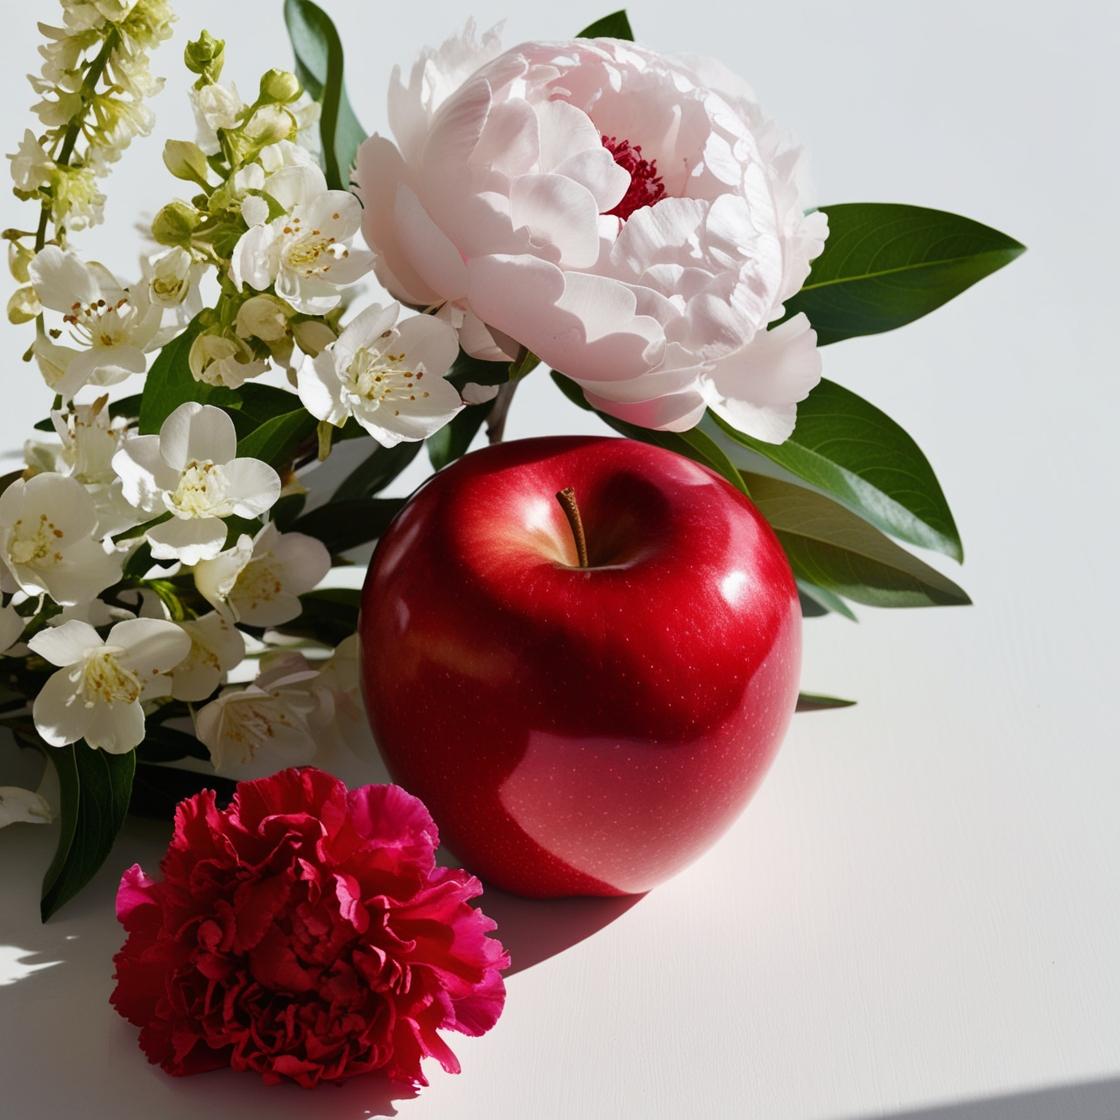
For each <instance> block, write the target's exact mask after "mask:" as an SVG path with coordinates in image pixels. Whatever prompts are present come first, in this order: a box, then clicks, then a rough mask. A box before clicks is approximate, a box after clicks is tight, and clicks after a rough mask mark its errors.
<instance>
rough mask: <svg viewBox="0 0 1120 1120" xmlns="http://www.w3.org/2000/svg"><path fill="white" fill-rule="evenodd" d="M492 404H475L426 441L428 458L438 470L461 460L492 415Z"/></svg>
mask: <svg viewBox="0 0 1120 1120" xmlns="http://www.w3.org/2000/svg"><path fill="white" fill-rule="evenodd" d="M492 403H493V402H491V403H490V404H474V405H469V406H468V407H467V408H464V409H463V411H462V412H460V413H459V414H458V415H456V416H455V418H454V419H453V420H452V421H451V423H450V424H445V425H444V426H443V427H442V428H440V430H439V431H438V432H436V433H435V434H434V435H430V436H428V438H427V439H426V440H425V441H424V442H425V443H426V444H427V445H428V458H429V459H430V460H431V462H432V466H433V467H434V468H435V469H436V470H437V471H439V470H443V468H444V467H446V466H447V464H448V463H453V462H455V460H456V459H461V458H462V457H463V456H464V455H465V454H466V453H467V449H468V448H469V447H470V445H471V441H472V440H473V439H474V437H475V436H476V435H478V432H479V429H480V428H481V427H482V425H483V424H485V423H486V417H487V416H489V415H490V409H491V406H492Z"/></svg>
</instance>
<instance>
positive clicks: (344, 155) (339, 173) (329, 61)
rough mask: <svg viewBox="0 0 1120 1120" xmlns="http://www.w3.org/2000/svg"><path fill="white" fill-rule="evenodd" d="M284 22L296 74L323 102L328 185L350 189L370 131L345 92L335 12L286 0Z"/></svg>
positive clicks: (322, 130) (307, 2) (322, 129)
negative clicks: (360, 147) (356, 161)
mask: <svg viewBox="0 0 1120 1120" xmlns="http://www.w3.org/2000/svg"><path fill="white" fill-rule="evenodd" d="M284 22H285V23H286V24H287V25H288V36H289V38H290V39H291V41H292V50H293V51H294V52H295V58H296V77H297V78H299V80H300V83H301V84H302V85H303V88H304V89H306V90H307V92H308V93H309V94H310V95H311V97H312V98H313V99H314V100H315V101H318V102H319V103H320V105H321V106H322V111H321V114H320V117H319V137H320V140H321V143H322V149H323V173H324V174H325V175H326V177H327V185H328V186H330V187H332V188H334V189H335V190H346V189H347V187H348V186H349V183H350V170H351V168H352V167H353V166H354V159H355V156H356V154H357V151H358V145H359V144H361V143H362V141H363V140H365V138H366V135H367V133H366V130H365V129H364V128H362V126H361V125H360V124H359V123H358V118H357V117H356V116H355V115H354V110H353V109H352V108H351V107H350V100H349V98H347V96H346V87H345V85H344V84H343V80H342V69H343V58H342V40H341V39H339V37H338V31H337V30H336V28H335V26H334V23H332V22H331V17H330V16H328V15H327V13H326V12H324V11H323V9H322V8H320V7H319V6H318V5H317V4H312V3H311V0H284Z"/></svg>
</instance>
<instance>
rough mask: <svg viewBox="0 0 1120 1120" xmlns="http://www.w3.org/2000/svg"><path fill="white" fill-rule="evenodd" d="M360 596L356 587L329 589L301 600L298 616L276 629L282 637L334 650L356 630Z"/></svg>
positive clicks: (307, 595)
mask: <svg viewBox="0 0 1120 1120" xmlns="http://www.w3.org/2000/svg"><path fill="white" fill-rule="evenodd" d="M361 596H362V593H361V591H359V590H358V589H357V588H356V587H331V588H326V589H324V590H322V591H310V592H308V593H307V594H306V595H301V596H300V604H301V606H302V610H301V611H300V613H299V616H298V617H297V618H295V619H293V620H292V621H291V622H288V623H285V624H284V625H283V626H280V627H277V629H279V630H282V631H283V632H284V633H285V634H292V635H296V636H298V637H304V638H310V639H311V640H312V641H316V642H322V643H323V644H324V645H327V646H337V645H338V643H339V642H341V641H342V640H343V639H344V638H348V637H349V636H350V635H351V634H353V633H354V631H355V630H356V629H357V628H358V608H359V606H360V604H361Z"/></svg>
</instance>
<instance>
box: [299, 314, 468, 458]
mask: <svg viewBox="0 0 1120 1120" xmlns="http://www.w3.org/2000/svg"><path fill="white" fill-rule="evenodd" d="M399 312H400V305H399V304H396V303H391V304H389V305H388V306H387V307H382V306H380V305H378V304H374V305H373V306H372V307H368V308H366V310H365V311H363V312H362V313H361V314H360V315H358V316H357V317H356V318H355V319H354V321H353V322H352V323H351V324H350V325H349V326H348V327H346V329H345V330H344V331H343V332H342V334H340V335H339V336H338V339H337V341H335V342H334V343H333V344H331V345H330V346H327V347H326V348H325V349H324V350H323V351H321V352H320V353H319V355H318V356H317V357H316V358H315V359H314V361H312V362H305V363H304V364H303V365H302V367H301V368H300V370H299V375H298V381H297V389H298V391H299V397H300V400H301V401H303V405H304V408H306V409H307V411H308V412H310V413H311V414H312V415H313V416H315V417H317V418H318V419H320V420H327V421H329V422H330V423H332V424H335V425H340V424H342V423H344V422H345V420H346V419H347V417H350V416H353V417H354V419H355V420H357V421H358V423H359V424H361V426H362V427H363V428H365V430H366V431H367V432H369V434H370V435H371V436H373V438H374V439H375V440H377V442H378V443H380V444H382V445H383V446H385V447H394V446H396V444H398V443H400V442H401V441H402V440H420V439H426V438H427V437H428V436H430V435H431V434H432V433H433V432H436V431H438V430H439V429H440V428H442V427H443V426H444V425H445V424H446V423H447V422H448V421H449V420H450V419H451V418H452V417H453V416H454V415H455V414H456V413H457V412H458V411H459V410H460V409H461V408H462V407H463V403H462V401H461V400H460V399H459V393H458V391H457V390H456V389H455V387H454V386H453V385H452V384H451V382H450V381H448V380H447V379H446V378H445V377H444V374H445V373H447V371H448V370H449V369H450V368H451V364H452V362H454V361H455V358H456V357H457V355H458V353H459V344H458V341H457V338H456V335H455V331H454V330H453V329H452V328H451V327H450V326H448V324H447V323H445V322H444V321H443V320H442V319H437V318H435V317H433V316H431V315H413V316H411V317H409V318H407V319H405V320H403V321H402V322H400V323H399V324H398V323H397V315H398V314H399Z"/></svg>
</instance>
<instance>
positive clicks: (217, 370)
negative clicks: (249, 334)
mask: <svg viewBox="0 0 1120 1120" xmlns="http://www.w3.org/2000/svg"><path fill="white" fill-rule="evenodd" d="M187 363H188V365H189V366H190V371H191V376H192V377H193V378H194V379H195V381H201V382H203V383H204V384H206V385H222V386H224V387H225V388H227V389H239V388H241V386H242V385H243V384H244V383H245V382H246V381H248V380H250V379H251V378H253V377H259V376H260V375H261V374H262V373H265V372H267V370H268V359H267V358H258V357H257V356H256V355H255V354H254V353H253V350H252V348H251V347H250V346H248V345H247V344H246V343H245V342H244V340H242V339H240V338H231V337H230V336H229V335H224V334H200V335H199V336H198V337H197V338H196V339H195V340H194V342H193V343H191V352H190V354H189V356H188V358H187Z"/></svg>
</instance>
